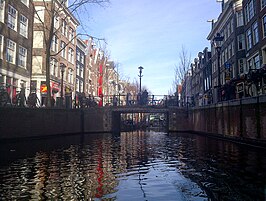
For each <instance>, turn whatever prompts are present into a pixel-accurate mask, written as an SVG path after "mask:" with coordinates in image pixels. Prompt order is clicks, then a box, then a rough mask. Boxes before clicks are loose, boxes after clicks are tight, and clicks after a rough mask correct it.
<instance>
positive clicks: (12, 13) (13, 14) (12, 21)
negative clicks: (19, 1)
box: [7, 5, 18, 31]
mask: <svg viewBox="0 0 266 201" xmlns="http://www.w3.org/2000/svg"><path fill="white" fill-rule="evenodd" d="M17 21H18V11H17V10H16V9H15V8H14V7H13V6H11V5H8V22H7V26H8V27H9V28H10V29H13V30H15V31H17Z"/></svg>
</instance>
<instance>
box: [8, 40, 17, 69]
mask: <svg viewBox="0 0 266 201" xmlns="http://www.w3.org/2000/svg"><path fill="white" fill-rule="evenodd" d="M6 60H7V62H9V63H13V64H15V61H16V43H15V42H13V41H12V40H9V39H8V40H7V45H6Z"/></svg>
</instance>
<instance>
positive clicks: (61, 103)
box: [60, 63, 66, 107]
mask: <svg viewBox="0 0 266 201" xmlns="http://www.w3.org/2000/svg"><path fill="white" fill-rule="evenodd" d="M60 69H61V93H60V96H61V100H60V106H61V107H62V106H63V95H64V94H63V90H64V72H65V69H66V65H65V64H63V63H60Z"/></svg>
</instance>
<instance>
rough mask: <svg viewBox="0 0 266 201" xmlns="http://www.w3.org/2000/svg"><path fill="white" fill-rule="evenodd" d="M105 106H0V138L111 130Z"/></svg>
mask: <svg viewBox="0 0 266 201" xmlns="http://www.w3.org/2000/svg"><path fill="white" fill-rule="evenodd" d="M105 116H106V111H105V109H104V108H90V109H57V108H53V109H52V108H51V109H49V108H37V109H31V108H0V140H6V139H15V138H25V137H45V136H53V135H66V134H81V133H85V132H86V133H91V132H110V130H111V126H110V125H109V123H106V122H105V121H107V119H106V118H105Z"/></svg>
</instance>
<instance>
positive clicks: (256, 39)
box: [252, 22, 259, 45]
mask: <svg viewBox="0 0 266 201" xmlns="http://www.w3.org/2000/svg"><path fill="white" fill-rule="evenodd" d="M252 35H253V45H255V44H257V43H258V42H259V27H258V22H255V23H254V24H252Z"/></svg>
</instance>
